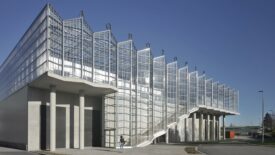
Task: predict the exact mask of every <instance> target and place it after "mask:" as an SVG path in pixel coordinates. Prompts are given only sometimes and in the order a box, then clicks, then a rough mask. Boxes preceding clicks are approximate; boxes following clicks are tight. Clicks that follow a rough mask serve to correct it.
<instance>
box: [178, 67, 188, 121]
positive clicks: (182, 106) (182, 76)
mask: <svg viewBox="0 0 275 155" xmlns="http://www.w3.org/2000/svg"><path fill="white" fill-rule="evenodd" d="M188 75H189V74H188V66H185V67H183V68H180V69H179V72H178V116H181V115H183V114H186V113H187V106H188V102H189V101H188V89H189V88H188V84H189V80H188Z"/></svg>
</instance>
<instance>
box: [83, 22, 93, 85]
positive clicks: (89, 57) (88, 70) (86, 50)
mask: <svg viewBox="0 0 275 155" xmlns="http://www.w3.org/2000/svg"><path fill="white" fill-rule="evenodd" d="M82 53H83V63H82V65H83V68H82V78H83V79H86V80H88V81H92V80H93V79H92V78H93V31H92V29H91V27H90V26H89V25H88V23H87V22H86V20H85V19H84V18H83V17H82Z"/></svg>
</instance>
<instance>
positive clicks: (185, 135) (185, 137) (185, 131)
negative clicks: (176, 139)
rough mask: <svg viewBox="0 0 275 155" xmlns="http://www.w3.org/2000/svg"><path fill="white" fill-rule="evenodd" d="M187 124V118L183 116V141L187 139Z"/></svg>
mask: <svg viewBox="0 0 275 155" xmlns="http://www.w3.org/2000/svg"><path fill="white" fill-rule="evenodd" d="M187 124H188V118H184V139H185V142H187V141H188V137H187V136H188V132H187Z"/></svg>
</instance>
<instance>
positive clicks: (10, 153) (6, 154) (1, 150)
mask: <svg viewBox="0 0 275 155" xmlns="http://www.w3.org/2000/svg"><path fill="white" fill-rule="evenodd" d="M0 155H38V154H35V153H32V152H27V151H23V150H17V149H11V148H5V147H0Z"/></svg>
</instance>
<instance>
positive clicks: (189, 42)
mask: <svg viewBox="0 0 275 155" xmlns="http://www.w3.org/2000/svg"><path fill="white" fill-rule="evenodd" d="M46 2H50V3H51V4H52V5H53V6H54V8H55V9H56V10H57V12H59V14H60V15H61V16H62V17H63V18H64V19H66V18H72V17H76V16H78V15H79V14H80V10H84V14H85V17H86V20H87V21H88V22H89V24H90V25H91V27H92V29H93V30H94V31H100V30H104V29H105V24H106V23H109V22H110V23H111V24H112V30H113V33H114V34H115V36H116V38H117V40H118V41H123V40H125V39H127V34H128V33H129V32H130V33H132V34H133V38H134V40H135V43H136V46H137V48H138V49H141V48H143V47H145V43H146V42H150V43H151V47H152V49H153V54H154V55H155V56H158V55H160V54H161V52H160V51H161V49H164V50H165V54H166V55H167V60H168V62H169V61H172V59H173V57H175V56H177V57H178V60H179V62H180V63H181V64H184V62H185V61H188V62H189V65H190V67H191V69H194V66H197V68H198V70H199V71H201V72H202V71H203V70H205V71H206V74H207V75H208V76H209V77H213V78H214V79H215V80H218V81H219V82H222V83H225V84H227V85H229V86H230V87H232V88H236V89H238V90H239V91H240V113H241V115H240V116H233V117H228V118H227V123H228V124H230V123H233V124H235V125H258V124H259V122H260V118H261V105H260V103H261V100H260V94H259V93H258V92H257V91H258V90H259V89H263V90H264V91H265V93H264V95H265V103H266V106H265V109H266V111H268V110H274V112H275V61H274V59H275V29H274V28H275V18H274V17H275V9H274V8H275V1H274V0H264V1H263V0H208V1H205V0H196V1H185V0H174V1H171V0H151V1H148V0H74V1H70V0H48V1H46V0H24V1H23V0H1V2H0V3H1V5H0V19H1V24H0V63H2V62H3V61H4V59H5V58H6V57H7V55H8V54H9V53H10V51H11V50H12V48H13V47H14V46H15V44H16V43H17V41H18V40H19V39H20V37H21V36H22V35H23V33H24V32H25V31H26V30H27V28H28V26H30V24H31V22H32V21H33V20H34V18H35V17H36V16H37V14H38V13H39V11H40V10H41V9H42V8H43V6H44V4H45V3H46Z"/></svg>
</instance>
